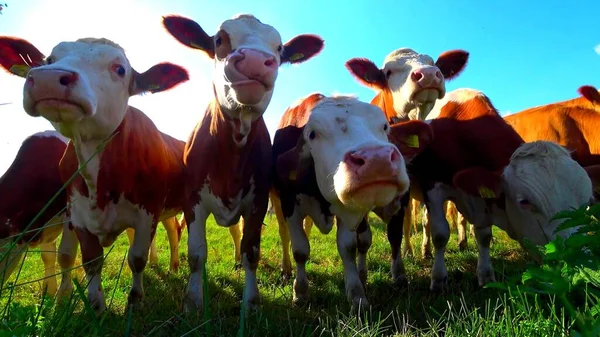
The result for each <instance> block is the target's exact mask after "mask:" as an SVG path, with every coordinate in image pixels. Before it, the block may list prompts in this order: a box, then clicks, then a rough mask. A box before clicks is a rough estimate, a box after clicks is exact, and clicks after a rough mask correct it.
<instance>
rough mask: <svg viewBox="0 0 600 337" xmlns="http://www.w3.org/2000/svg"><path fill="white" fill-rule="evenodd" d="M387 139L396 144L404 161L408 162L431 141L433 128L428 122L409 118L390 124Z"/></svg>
mask: <svg viewBox="0 0 600 337" xmlns="http://www.w3.org/2000/svg"><path fill="white" fill-rule="evenodd" d="M388 139H389V140H390V142H392V144H394V145H396V147H397V148H398V150H399V151H400V153H401V154H402V156H403V157H404V161H405V162H406V163H409V162H410V161H411V160H412V159H413V158H414V157H415V156H416V155H418V154H419V153H421V152H422V151H423V150H425V148H427V146H428V145H429V144H431V142H432V141H433V130H432V129H431V126H429V124H427V123H425V122H422V121H418V120H411V121H406V122H400V123H396V124H392V125H391V127H390V133H389V135H388Z"/></svg>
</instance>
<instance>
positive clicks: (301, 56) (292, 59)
mask: <svg viewBox="0 0 600 337" xmlns="http://www.w3.org/2000/svg"><path fill="white" fill-rule="evenodd" d="M303 57H304V54H302V53H296V54H293V55H292V56H290V61H291V62H294V61H298V60H299V59H301V58H303Z"/></svg>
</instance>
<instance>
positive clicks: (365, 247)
mask: <svg viewBox="0 0 600 337" xmlns="http://www.w3.org/2000/svg"><path fill="white" fill-rule="evenodd" d="M356 239H357V246H356V247H357V250H358V277H359V278H360V281H361V282H362V284H363V288H365V292H366V291H367V253H368V252H369V248H371V244H372V243H373V234H372V233H371V226H369V223H368V221H367V217H366V216H365V218H364V219H362V221H361V222H360V224H359V225H358V228H357V229H356Z"/></svg>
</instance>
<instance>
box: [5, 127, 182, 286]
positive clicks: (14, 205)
mask: <svg viewBox="0 0 600 337" xmlns="http://www.w3.org/2000/svg"><path fill="white" fill-rule="evenodd" d="M68 141H69V140H68V139H67V138H65V137H64V136H62V135H61V134H60V133H58V132H56V131H54V130H52V131H50V130H48V131H43V132H38V133H35V134H33V135H31V136H29V137H27V138H26V139H25V140H24V141H23V144H22V145H21V147H20V148H19V151H18V152H17V156H16V158H15V160H14V161H13V163H12V165H11V166H10V167H9V169H8V170H7V171H6V173H5V174H4V175H3V176H2V177H1V178H0V240H1V241H0V242H2V243H0V247H3V248H0V252H3V253H10V254H7V255H4V256H3V257H2V258H1V261H0V285H3V284H4V282H5V281H6V280H7V279H8V278H9V277H10V275H11V273H12V272H13V271H14V269H15V267H16V266H17V265H18V263H19V262H20V261H21V259H22V257H23V256H24V254H23V253H24V252H25V250H26V249H28V248H34V247H37V246H39V247H40V251H41V257H42V261H43V263H44V269H45V277H44V283H43V287H44V288H46V289H45V291H46V294H48V295H51V296H53V295H54V294H55V293H56V290H57V283H56V275H55V273H56V260H57V259H56V240H57V239H58V236H59V235H60V234H61V232H62V239H61V242H60V246H59V250H58V263H59V265H60V267H61V274H62V281H61V285H60V289H59V292H58V296H59V297H63V296H66V295H69V294H70V292H71V290H72V289H73V285H72V283H71V271H72V269H73V265H74V262H75V257H76V254H77V247H78V245H79V241H77V236H76V235H75V232H74V231H73V230H72V229H70V226H69V221H68V217H67V216H66V212H65V210H66V208H67V196H66V192H65V190H63V191H61V193H60V194H59V195H58V196H57V198H56V199H55V200H54V201H53V202H52V203H51V204H50V205H49V207H48V208H47V209H46V210H45V211H44V212H43V213H42V214H41V215H40V217H39V218H38V219H37V220H36V221H35V222H34V223H32V225H31V226H30V225H29V224H30V223H31V221H32V220H34V218H35V217H36V215H37V214H38V213H40V212H41V211H42V209H43V208H44V206H45V205H46V203H47V202H49V201H50V199H51V198H52V196H53V195H54V194H55V193H57V192H58V191H59V189H60V188H61V187H62V186H63V183H64V182H63V180H62V178H61V175H60V170H59V162H60V159H61V158H62V156H63V154H64V152H65V150H66V148H67V143H68ZM40 162H43V163H44V165H40V164H39V163H40ZM163 225H164V227H165V229H166V231H167V237H168V239H169V244H170V253H171V263H170V268H171V270H177V267H178V265H179V253H178V250H179V249H178V245H179V235H178V232H180V231H181V229H180V227H182V226H180V225H179V224H178V221H177V218H176V217H172V218H170V219H166V220H163ZM183 225H185V224H183ZM130 233H131V236H130ZM21 234H22V236H20V235H21ZM127 234H128V236H130V241H129V242H130V245H131V244H132V243H133V230H131V229H128V230H127ZM19 236H20V238H19ZM16 239H18V240H16ZM12 243H14V246H13V248H11V249H10V250H9V251H7V250H6V248H5V247H7V246H6V245H10V244H12ZM149 259H150V262H151V263H153V264H156V263H158V255H157V252H156V244H155V240H153V241H152V244H151V246H150V257H149Z"/></svg>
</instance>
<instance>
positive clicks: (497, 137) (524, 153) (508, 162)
mask: <svg viewBox="0 0 600 337" xmlns="http://www.w3.org/2000/svg"><path fill="white" fill-rule="evenodd" d="M434 109H440V111H439V112H438V117H437V118H435V119H432V120H430V122H429V123H430V126H431V128H432V130H433V134H434V136H435V139H434V141H433V143H432V144H431V145H430V146H429V147H428V148H427V149H425V150H424V151H423V152H422V153H421V154H419V155H418V156H417V157H416V158H415V159H413V161H412V163H411V165H410V168H409V170H410V173H411V174H412V177H413V178H412V179H413V180H412V181H411V184H415V185H418V187H420V189H421V191H422V192H423V198H424V200H425V205H426V207H427V209H428V212H429V216H430V219H431V236H432V241H433V244H434V247H435V256H434V263H433V269H432V280H431V289H432V290H438V289H441V288H442V287H443V286H444V284H445V282H446V280H447V271H446V267H445V263H444V253H445V250H446V244H447V242H448V238H449V228H448V222H447V221H446V217H445V212H444V209H443V207H442V205H443V203H444V201H445V200H447V199H451V200H453V201H454V203H455V204H456V205H457V208H458V210H459V211H460V212H461V213H463V214H464V215H465V217H466V218H467V219H468V220H469V221H470V222H471V223H473V224H474V226H475V236H476V241H477V245H478V250H479V258H478V263H477V278H478V281H479V284H480V285H483V284H486V283H487V282H489V281H493V280H494V279H495V277H494V271H493V268H492V265H491V259H490V256H489V244H490V240H491V237H492V235H491V225H492V224H496V225H497V226H499V227H500V228H502V229H504V230H505V231H506V232H507V233H508V234H509V236H511V237H512V238H514V239H516V240H518V241H519V242H521V243H523V242H524V240H530V241H532V242H533V243H534V244H543V243H545V242H547V240H549V239H552V238H553V237H554V233H553V231H554V229H555V228H556V226H557V225H558V224H559V223H560V221H551V218H552V216H554V214H556V213H557V212H559V211H562V210H565V209H569V208H570V207H578V206H580V205H582V204H585V203H589V201H590V200H591V197H592V187H591V182H590V179H589V177H588V176H587V174H586V173H585V170H583V168H582V167H581V166H580V165H578V164H577V163H576V162H575V161H574V160H573V159H572V158H571V157H570V156H569V153H568V152H567V151H565V150H564V149H563V148H562V147H560V146H559V145H557V144H555V143H552V142H545V141H537V142H531V143H524V141H523V139H522V138H521V137H520V136H519V134H517V133H516V132H515V131H514V130H513V129H512V128H511V127H510V125H509V124H507V123H506V122H505V121H504V120H503V119H502V117H500V115H499V114H498V112H497V111H496V109H495V108H494V107H493V105H492V103H491V102H490V100H489V99H488V98H487V97H486V96H485V95H483V94H482V93H480V92H478V91H475V90H471V89H457V90H454V91H453V92H450V93H448V94H447V95H446V97H445V98H444V99H443V101H442V102H439V103H438V104H437V105H436V108H434ZM432 113H433V111H432ZM557 177H560V179H557ZM530 186H536V187H537V188H536V189H531V188H530ZM574 186H575V187H576V188H573V187H574ZM569 233H570V232H567V233H563V234H561V235H568V234H569Z"/></svg>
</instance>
